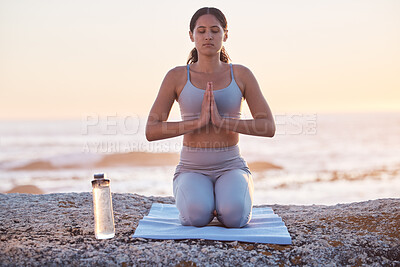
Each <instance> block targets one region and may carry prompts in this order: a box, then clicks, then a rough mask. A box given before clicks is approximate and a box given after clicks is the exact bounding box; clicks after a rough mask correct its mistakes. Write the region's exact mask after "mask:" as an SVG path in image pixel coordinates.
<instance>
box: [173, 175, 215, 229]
mask: <svg viewBox="0 0 400 267" xmlns="http://www.w3.org/2000/svg"><path fill="white" fill-rule="evenodd" d="M174 195H175V201H176V206H177V208H178V210H179V218H180V220H181V223H182V225H192V226H204V225H207V224H208V223H209V222H210V221H211V220H212V219H213V217H214V215H213V211H214V209H215V202H214V189H213V184H212V182H211V181H210V179H209V178H208V177H207V176H205V175H201V174H198V173H184V174H181V175H180V176H179V177H178V178H177V180H176V181H174Z"/></svg>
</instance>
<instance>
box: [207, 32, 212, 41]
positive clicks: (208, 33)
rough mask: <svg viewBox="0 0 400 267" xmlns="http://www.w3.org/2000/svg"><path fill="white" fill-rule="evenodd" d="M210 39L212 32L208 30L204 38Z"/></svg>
mask: <svg viewBox="0 0 400 267" xmlns="http://www.w3.org/2000/svg"><path fill="white" fill-rule="evenodd" d="M211 39H212V34H211V32H210V31H209V32H207V33H206V40H211Z"/></svg>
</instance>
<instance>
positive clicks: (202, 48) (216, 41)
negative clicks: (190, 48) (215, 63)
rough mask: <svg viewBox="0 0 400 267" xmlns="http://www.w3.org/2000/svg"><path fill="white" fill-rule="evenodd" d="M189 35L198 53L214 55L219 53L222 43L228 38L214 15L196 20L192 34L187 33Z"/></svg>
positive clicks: (226, 32) (203, 16) (207, 15)
mask: <svg viewBox="0 0 400 267" xmlns="http://www.w3.org/2000/svg"><path fill="white" fill-rule="evenodd" d="M189 35H190V39H191V40H192V42H194V43H195V46H196V49H197V51H198V52H200V53H205V54H215V53H218V52H219V51H221V49H222V42H225V41H226V39H227V38H228V31H224V29H223V28H222V26H221V24H220V22H219V21H218V19H217V18H216V17H214V15H211V14H206V15H202V16H200V17H199V18H198V19H197V21H196V26H195V27H194V30H193V32H191V31H189Z"/></svg>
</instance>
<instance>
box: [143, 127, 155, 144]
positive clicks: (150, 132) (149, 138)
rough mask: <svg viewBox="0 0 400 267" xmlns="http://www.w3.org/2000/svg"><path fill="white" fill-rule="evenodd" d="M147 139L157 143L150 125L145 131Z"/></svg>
mask: <svg viewBox="0 0 400 267" xmlns="http://www.w3.org/2000/svg"><path fill="white" fill-rule="evenodd" d="M145 135H146V139H147V141H149V142H152V141H155V140H156V138H155V136H154V134H153V131H151V127H150V126H149V125H146V131H145Z"/></svg>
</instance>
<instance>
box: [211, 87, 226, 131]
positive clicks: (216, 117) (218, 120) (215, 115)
mask: <svg viewBox="0 0 400 267" xmlns="http://www.w3.org/2000/svg"><path fill="white" fill-rule="evenodd" d="M210 84H211V90H210V91H211V103H210V104H211V122H212V124H214V125H215V126H217V127H221V126H222V122H223V121H222V117H221V115H220V114H219V111H218V107H217V103H216V102H215V99H214V91H213V90H214V87H213V83H212V82H211V83H210Z"/></svg>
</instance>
